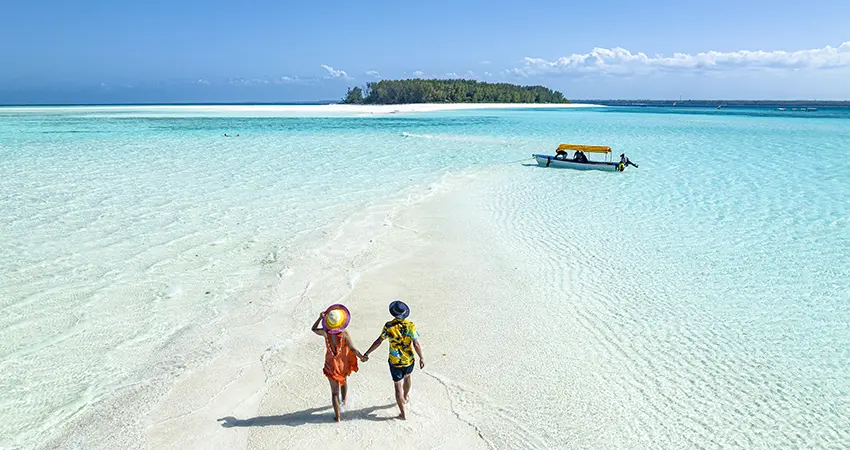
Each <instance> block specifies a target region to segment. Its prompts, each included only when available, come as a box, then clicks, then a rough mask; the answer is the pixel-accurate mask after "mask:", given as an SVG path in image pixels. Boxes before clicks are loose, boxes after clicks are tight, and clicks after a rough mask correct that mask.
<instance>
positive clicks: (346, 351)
mask: <svg viewBox="0 0 850 450" xmlns="http://www.w3.org/2000/svg"><path fill="white" fill-rule="evenodd" d="M390 315H391V316H393V320H390V321H389V322H387V323H386V324H384V328H383V329H382V330H381V334H380V336H378V338H377V339H375V342H373V343H372V346H371V347H369V350H366V353H360V351H358V350H357V348H356V347H354V343H353V342H352V341H351V335H349V334H348V332H347V331H345V329H346V327H348V322H349V321H350V320H351V314H350V313H349V312H348V308H346V307H345V306H343V305H339V304H337V305H331V306H330V307H329V308H328V309H327V310H325V311H324V312H323V313H321V314H319V318H318V319H316V322H315V323H314V324H313V327H312V331H313V332H314V333H316V334H318V335H319V336H322V337H324V338H325V367H324V369H323V372H324V374H325V376H326V377H327V378H328V381H329V382H330V385H331V401H332V402H333V408H334V419H335V420H336V421H337V422H339V420H340V417H339V409H340V400H341V401H342V404H343V405H344V404H345V400H346V398H347V396H348V386H347V385H346V381H347V379H348V376H349V375H351V373H352V372H357V360H358V359H360V361H362V362H366V361H368V360H369V354H370V353H372V352H373V351H375V350H376V349H377V348H378V347H380V346H381V343H383V342H384V340H387V339H388V340H389V341H390V356H389V363H390V375H391V376H392V379H393V383H394V385H395V399H396V403H397V404H398V409H399V411H400V412H401V414H400V415H399V418H401V419H406V418H407V415H406V411H405V408H404V405H405V404H406V403H407V400H408V395H409V393H410V375H411V374H412V373H413V365H414V363H415V362H416V361H415V359H414V356H413V352H414V350H415V351H416V354H417V355H419V368H420V369H424V368H425V358H423V357H422V348H421V347H420V345H419V333H417V332H416V326H415V325H414V324H413V322H411V321H409V320H407V316H409V315H410V308H408V306H407V305H406V304H404V302H402V301H398V300H397V301H394V302H392V303H390ZM340 394H342V398H341V399H340Z"/></svg>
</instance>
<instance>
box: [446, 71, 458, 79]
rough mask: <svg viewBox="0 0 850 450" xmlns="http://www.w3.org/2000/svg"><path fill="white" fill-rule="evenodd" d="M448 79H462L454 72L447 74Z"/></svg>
mask: <svg viewBox="0 0 850 450" xmlns="http://www.w3.org/2000/svg"><path fill="white" fill-rule="evenodd" d="M446 77H447V78H460V77H459V76H458V75H457V74H456V73H454V72H447V73H446Z"/></svg>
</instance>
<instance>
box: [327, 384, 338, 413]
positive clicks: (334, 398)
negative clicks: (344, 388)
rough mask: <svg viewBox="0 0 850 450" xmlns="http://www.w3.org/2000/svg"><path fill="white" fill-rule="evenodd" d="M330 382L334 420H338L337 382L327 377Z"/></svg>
mask: <svg viewBox="0 0 850 450" xmlns="http://www.w3.org/2000/svg"><path fill="white" fill-rule="evenodd" d="M328 381H329V382H330V383H331V403H333V405H334V420H335V421H337V422H339V383H338V382H336V381H335V380H331V379H330V378H328Z"/></svg>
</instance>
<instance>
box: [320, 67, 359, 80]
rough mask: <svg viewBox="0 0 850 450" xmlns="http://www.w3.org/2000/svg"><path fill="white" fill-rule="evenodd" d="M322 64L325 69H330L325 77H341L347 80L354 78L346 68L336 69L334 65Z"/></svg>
mask: <svg viewBox="0 0 850 450" xmlns="http://www.w3.org/2000/svg"><path fill="white" fill-rule="evenodd" d="M321 66H322V68H323V69H325V70H327V71H328V74H327V75H326V76H325V78H339V79H342V80H346V81H349V80H353V79H354V78H351V77H350V76H348V74H347V73H345V71H344V70H336V69H334V68H333V67H331V66H328V65H326V64H322V65H321Z"/></svg>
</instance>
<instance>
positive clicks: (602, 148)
mask: <svg viewBox="0 0 850 450" xmlns="http://www.w3.org/2000/svg"><path fill="white" fill-rule="evenodd" d="M558 150H581V151H583V152H587V153H611V147H608V146H607V145H576V144H561V145H559V146H558Z"/></svg>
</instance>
